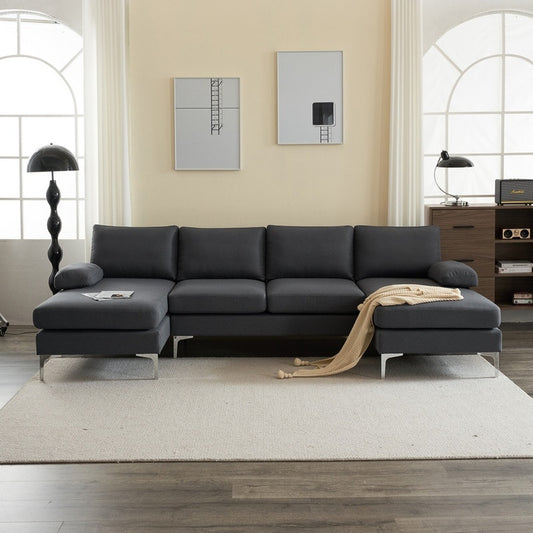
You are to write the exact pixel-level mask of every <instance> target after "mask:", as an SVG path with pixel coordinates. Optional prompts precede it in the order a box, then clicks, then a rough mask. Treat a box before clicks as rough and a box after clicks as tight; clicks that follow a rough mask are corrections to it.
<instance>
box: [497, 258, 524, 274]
mask: <svg viewBox="0 0 533 533" xmlns="http://www.w3.org/2000/svg"><path fill="white" fill-rule="evenodd" d="M530 272H533V263H532V262H531V261H529V260H527V259H501V260H499V261H496V273H498V274H528V273H530Z"/></svg>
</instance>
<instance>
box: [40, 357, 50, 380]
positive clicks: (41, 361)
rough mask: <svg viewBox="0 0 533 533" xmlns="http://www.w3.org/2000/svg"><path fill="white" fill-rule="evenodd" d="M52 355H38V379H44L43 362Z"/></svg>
mask: <svg viewBox="0 0 533 533" xmlns="http://www.w3.org/2000/svg"><path fill="white" fill-rule="evenodd" d="M50 357H52V356H51V355H40V356H39V379H40V380H41V381H44V364H45V363H46V361H48V359H50Z"/></svg>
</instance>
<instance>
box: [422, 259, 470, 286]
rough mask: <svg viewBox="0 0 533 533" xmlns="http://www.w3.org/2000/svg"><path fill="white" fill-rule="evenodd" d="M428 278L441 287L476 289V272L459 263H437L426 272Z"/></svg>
mask: <svg viewBox="0 0 533 533" xmlns="http://www.w3.org/2000/svg"><path fill="white" fill-rule="evenodd" d="M428 278H431V279H432V280H433V281H436V282H437V283H438V284H439V285H442V286H443V287H464V288H468V287H477V285H478V277H477V272H476V271H475V270H474V269H473V268H472V267H469V266H468V265H465V264H464V263H461V262H459V261H438V262H437V263H433V264H432V265H431V266H430V267H429V270H428Z"/></svg>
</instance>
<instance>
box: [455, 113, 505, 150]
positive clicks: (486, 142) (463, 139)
mask: <svg viewBox="0 0 533 533" xmlns="http://www.w3.org/2000/svg"><path fill="white" fill-rule="evenodd" d="M500 123H501V117H500V115H450V117H449V135H448V147H449V150H448V151H449V152H450V154H456V155H461V154H474V153H499V152H500V150H501V142H500V138H501V131H500Z"/></svg>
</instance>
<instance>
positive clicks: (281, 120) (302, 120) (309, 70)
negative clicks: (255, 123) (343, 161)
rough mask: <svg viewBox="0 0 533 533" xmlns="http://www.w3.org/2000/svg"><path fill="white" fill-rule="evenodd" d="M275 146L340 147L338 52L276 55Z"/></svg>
mask: <svg viewBox="0 0 533 533" xmlns="http://www.w3.org/2000/svg"><path fill="white" fill-rule="evenodd" d="M277 59H278V144H342V142H343V119H342V113H343V105H342V68H343V67H342V52H340V51H331V52H329V51H326V52H278V53H277Z"/></svg>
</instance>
